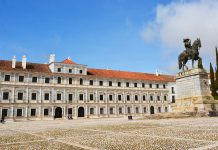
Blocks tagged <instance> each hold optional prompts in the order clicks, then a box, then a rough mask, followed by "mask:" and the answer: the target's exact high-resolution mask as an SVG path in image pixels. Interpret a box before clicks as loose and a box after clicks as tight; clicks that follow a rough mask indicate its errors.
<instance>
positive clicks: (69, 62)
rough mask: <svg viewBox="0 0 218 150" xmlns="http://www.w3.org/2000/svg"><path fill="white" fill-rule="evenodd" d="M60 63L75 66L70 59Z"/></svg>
mask: <svg viewBox="0 0 218 150" xmlns="http://www.w3.org/2000/svg"><path fill="white" fill-rule="evenodd" d="M61 63H64V64H72V65H75V64H76V63H75V62H73V61H72V60H71V59H70V58H67V59H65V60H64V61H62V62H61Z"/></svg>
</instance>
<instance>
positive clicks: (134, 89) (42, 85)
mask: <svg viewBox="0 0 218 150" xmlns="http://www.w3.org/2000/svg"><path fill="white" fill-rule="evenodd" d="M175 90H176V89H175V80H174V76H170V75H162V74H157V73H156V74H148V73H136V72H126V71H116V70H107V69H92V68H87V66H86V65H81V64H77V63H75V62H73V61H72V60H71V59H70V58H68V59H66V60H64V61H62V62H56V61H55V55H54V54H51V55H50V60H49V64H37V63H30V62H26V56H23V57H22V61H21V62H17V61H16V57H14V58H13V59H12V61H8V60H0V117H1V116H5V118H6V119H14V120H19V119H21V120H23V119H28V120H41V119H53V118H54V117H55V118H67V117H69V116H72V117H73V118H77V117H85V118H98V117H124V116H127V115H132V116H143V115H149V114H156V113H166V112H169V111H171V108H170V104H171V103H174V102H175Z"/></svg>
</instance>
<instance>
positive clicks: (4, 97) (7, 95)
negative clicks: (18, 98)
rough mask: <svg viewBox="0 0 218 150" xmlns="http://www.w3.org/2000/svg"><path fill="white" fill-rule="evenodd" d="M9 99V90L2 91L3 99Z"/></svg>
mask: <svg viewBox="0 0 218 150" xmlns="http://www.w3.org/2000/svg"><path fill="white" fill-rule="evenodd" d="M8 99H9V92H4V93H3V100H8Z"/></svg>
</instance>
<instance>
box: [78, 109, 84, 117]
mask: <svg viewBox="0 0 218 150" xmlns="http://www.w3.org/2000/svg"><path fill="white" fill-rule="evenodd" d="M84 116H85V111H84V108H83V107H79V108H78V117H84Z"/></svg>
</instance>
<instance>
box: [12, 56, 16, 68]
mask: <svg viewBox="0 0 218 150" xmlns="http://www.w3.org/2000/svg"><path fill="white" fill-rule="evenodd" d="M12 68H16V56H14V57H13V58H12Z"/></svg>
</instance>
